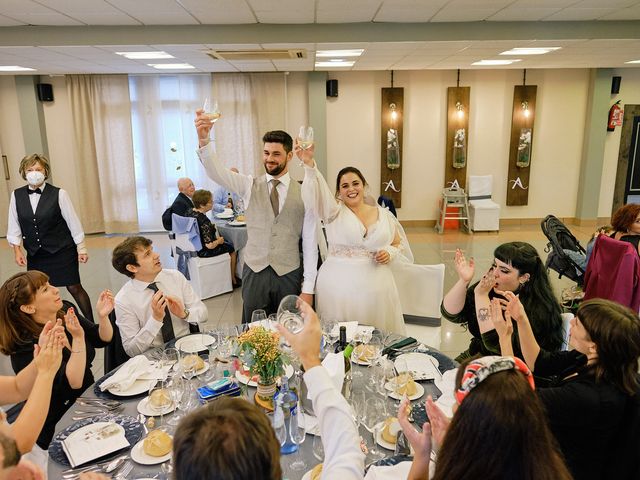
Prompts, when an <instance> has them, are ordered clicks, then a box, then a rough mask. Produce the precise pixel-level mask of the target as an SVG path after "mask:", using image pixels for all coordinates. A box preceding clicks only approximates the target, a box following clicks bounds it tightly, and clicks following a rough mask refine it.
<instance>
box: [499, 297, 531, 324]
mask: <svg viewBox="0 0 640 480" xmlns="http://www.w3.org/2000/svg"><path fill="white" fill-rule="evenodd" d="M499 293H500V294H501V295H502V296H504V298H506V299H507V306H506V309H505V315H506V314H507V313H508V314H509V315H510V316H511V318H512V319H513V320H515V321H516V322H519V321H521V320H525V319H526V318H527V312H525V310H524V306H523V305H522V302H520V297H519V296H518V295H516V294H515V293H513V292H499Z"/></svg>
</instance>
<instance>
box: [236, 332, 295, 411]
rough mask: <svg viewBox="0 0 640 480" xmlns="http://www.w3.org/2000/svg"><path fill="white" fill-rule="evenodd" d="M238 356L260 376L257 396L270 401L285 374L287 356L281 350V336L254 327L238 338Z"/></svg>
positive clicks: (252, 373) (250, 369)
mask: <svg viewBox="0 0 640 480" xmlns="http://www.w3.org/2000/svg"><path fill="white" fill-rule="evenodd" d="M237 345H238V356H239V357H240V359H241V360H242V362H243V363H244V365H245V367H246V368H248V369H249V373H250V375H251V376H254V375H257V376H258V393H257V396H258V397H259V398H260V399H261V400H264V401H267V400H270V399H271V398H272V397H273V394H274V393H275V392H276V380H277V379H278V378H279V377H280V376H281V375H282V374H284V366H285V363H286V362H287V360H288V359H287V356H286V354H285V353H284V352H283V351H282V350H281V349H280V334H278V333H277V332H272V331H270V330H267V329H266V328H264V327H261V326H260V327H253V328H250V329H249V330H247V331H246V332H244V333H243V334H242V335H240V336H239V337H238V344H237Z"/></svg>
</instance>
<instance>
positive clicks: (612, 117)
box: [607, 100, 623, 132]
mask: <svg viewBox="0 0 640 480" xmlns="http://www.w3.org/2000/svg"><path fill="white" fill-rule="evenodd" d="M619 103H620V100H618V101H617V102H616V103H614V104H613V105H611V108H610V109H609V122H608V123H607V132H613V131H614V130H615V128H616V126H618V127H619V126H621V125H622V115H623V111H622V107H620V105H619Z"/></svg>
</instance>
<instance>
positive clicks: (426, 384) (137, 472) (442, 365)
mask: <svg viewBox="0 0 640 480" xmlns="http://www.w3.org/2000/svg"><path fill="white" fill-rule="evenodd" d="M422 347H423V350H421V351H422V352H424V353H427V354H428V355H429V356H430V357H431V358H432V359H436V360H437V362H436V363H435V364H434V366H437V373H436V375H439V376H440V378H442V374H444V372H446V371H448V370H451V369H454V368H456V367H457V364H456V362H455V361H453V360H452V359H451V358H449V357H447V356H446V355H444V354H443V353H442V352H440V351H438V350H437V349H435V348H432V347H428V346H424V345H422ZM201 353H203V352H201ZM118 368H120V367H117V368H116V369H114V370H113V371H112V372H108V373H107V374H105V376H104V377H102V378H101V379H98V380H97V381H96V382H95V383H94V384H93V385H92V386H91V387H89V388H88V389H87V390H86V391H85V392H84V393H83V398H110V399H114V398H117V400H119V401H120V402H121V403H122V405H121V408H120V409H119V410H118V413H117V415H119V416H124V417H134V418H135V417H138V416H139V412H138V410H137V405H138V403H139V402H140V400H141V399H143V398H144V397H146V395H147V394H146V393H142V394H140V395H136V396H132V397H114V396H113V395H111V394H109V393H108V392H101V391H100V389H99V388H98V385H99V384H100V383H101V382H102V381H103V380H104V379H105V378H108V377H109V376H111V375H113V374H114V372H115V371H117V369H118ZM298 373H299V372H298ZM203 375H204V374H203ZM371 375H372V368H370V367H368V366H366V365H359V364H358V363H351V371H350V376H351V378H358V380H357V381H355V380H353V381H352V382H351V383H352V389H355V388H362V389H363V390H364V391H365V395H366V396H367V397H369V396H378V397H380V395H379V394H378V393H376V392H375V389H372V388H371V389H370V388H369V387H368V383H369V382H368V380H369V378H370V376H371ZM209 377H211V376H209ZM192 381H193V382H194V394H195V388H197V387H198V386H202V385H204V384H206V383H207V382H210V381H212V379H211V378H209V380H204V379H202V378H199V377H195V378H194V379H193V380H192ZM417 383H419V384H420V385H421V386H422V387H423V388H424V394H423V395H421V396H420V398H416V399H415V400H414V401H413V402H412V404H413V405H414V406H418V409H419V408H422V411H423V412H424V407H423V405H424V401H425V400H426V398H427V396H429V395H431V396H432V397H433V398H434V399H436V398H437V397H439V396H440V395H441V394H442V392H441V391H440V390H439V389H438V387H437V386H436V382H435V381H434V379H429V380H426V381H417ZM243 392H244V393H245V398H246V400H248V401H251V402H254V395H255V392H256V388H254V387H250V386H249V387H247V388H244V389H243ZM351 393H352V392H349V393H347V395H350V394H351ZM79 401H80V400H79ZM214 401H215V400H214ZM385 401H387V402H388V405H389V412H390V415H391V416H396V412H395V411H394V410H393V409H394V408H397V406H396V403H395V401H394V400H392V399H390V398H389V397H386V398H385ZM80 408H81V407H79V403H78V401H77V402H76V403H75V404H74V405H72V406H71V407H70V408H69V410H68V411H67V412H66V413H65V415H64V416H63V417H62V419H61V420H60V421H59V422H58V424H57V426H56V434H58V433H59V432H61V431H63V430H65V429H67V428H68V427H70V426H71V425H73V424H75V423H76V422H77V421H78V420H77V416H76V413H75V412H76V411H78V410H79V409H80ZM194 408H200V406H199V405H197V406H196V407H194ZM171 415H172V414H171V413H169V414H167V415H164V416H163V418H162V422H163V426H164V428H166V429H167V431H168V433H170V434H173V432H174V431H175V427H171V426H169V425H167V420H168V419H169V418H170V416H171ZM74 417H76V420H74ZM159 418H160V417H155V419H156V425H155V426H153V427H158V426H159V425H158V419H159ZM423 420H424V419H423ZM419 423H420V422H416V425H418V424H419ZM420 426H421V425H420ZM143 428H144V426H143ZM146 430H147V429H145V433H146ZM360 434H361V436H362V438H363V440H364V443H366V444H368V445H371V444H372V442H373V436H372V434H371V433H369V431H367V430H366V429H365V427H364V425H362V426H361V427H360ZM312 443H313V435H312V434H310V433H308V434H307V435H306V439H305V440H304V441H303V443H302V444H301V445H300V455H301V456H302V458H303V459H304V461H305V462H306V465H307V467H308V468H305V470H304V471H299V470H296V471H294V470H292V469H291V468H290V464H291V463H292V457H294V455H282V456H281V460H280V461H281V465H282V469H283V474H284V476H283V478H285V479H288V480H301V479H303V478H304V480H306V479H307V478H309V475H307V476H305V473H308V471H310V470H311V469H312V468H313V467H314V466H316V465H317V464H318V463H320V460H318V459H317V458H316V457H315V456H314V452H313V447H312ZM378 448H380V447H378ZM123 453H125V454H127V455H128V454H129V452H128V451H125V452H120V455H122V454H123ZM384 453H385V455H386V456H387V457H392V456H393V455H394V452H393V451H391V450H384ZM111 457H114V458H115V457H116V454H112V455H111ZM366 461H367V463H373V461H372V460H371V459H369V458H367V460H366ZM169 464H170V462H169V461H166V462H165V463H162V464H160V463H158V464H154V465H142V464H138V463H135V462H133V469H132V471H131V472H130V473H129V474H127V475H126V477H124V478H126V479H127V480H136V479H140V480H142V479H148V478H158V479H161V480H162V479H170V478H172V477H171V474H170V473H167V467H168V465H169ZM68 468H69V466H68V465H62V464H61V463H58V462H57V461H55V460H53V459H52V458H51V447H50V458H49V461H48V478H49V479H55V480H58V479H61V478H63V472H64V471H65V470H67V469H68ZM114 473H115V474H117V471H116V472H114ZM114 478H119V477H114Z"/></svg>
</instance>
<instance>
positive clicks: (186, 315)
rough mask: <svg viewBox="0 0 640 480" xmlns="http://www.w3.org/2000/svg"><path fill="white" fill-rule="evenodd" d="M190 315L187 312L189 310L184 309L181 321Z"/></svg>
mask: <svg viewBox="0 0 640 480" xmlns="http://www.w3.org/2000/svg"><path fill="white" fill-rule="evenodd" d="M190 313H191V312H190V311H189V309H188V308H185V309H184V317H183V318H182V320H186V319H187V318H189V314H190Z"/></svg>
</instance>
